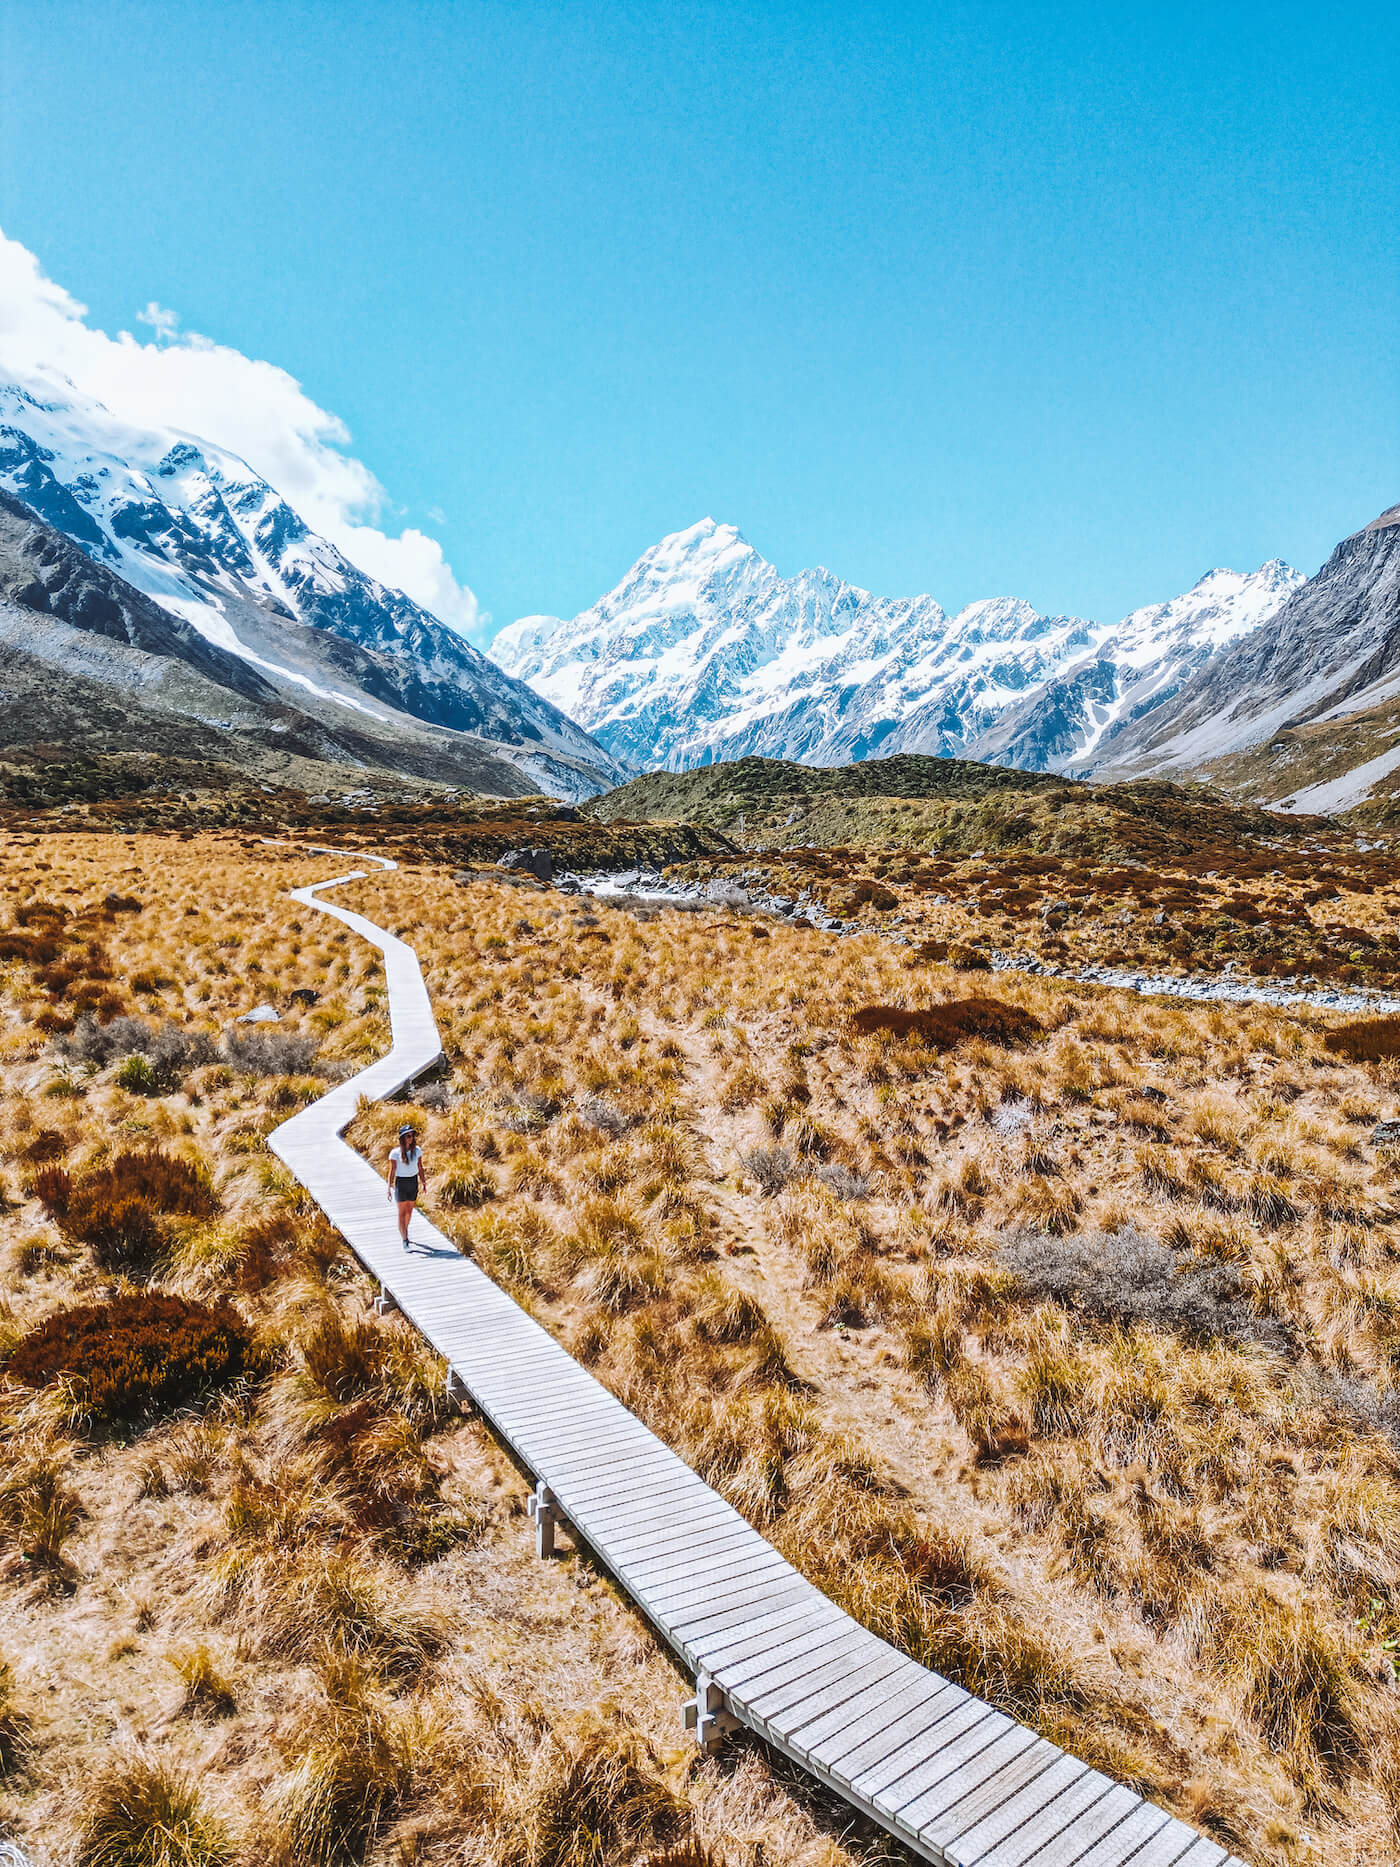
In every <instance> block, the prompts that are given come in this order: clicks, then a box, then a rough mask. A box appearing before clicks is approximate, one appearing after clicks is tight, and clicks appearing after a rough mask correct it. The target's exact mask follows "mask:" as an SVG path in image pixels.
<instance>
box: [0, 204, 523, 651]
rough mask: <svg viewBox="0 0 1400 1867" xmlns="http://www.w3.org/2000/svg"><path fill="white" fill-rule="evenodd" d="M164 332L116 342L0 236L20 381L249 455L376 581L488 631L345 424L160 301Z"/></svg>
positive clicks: (459, 624)
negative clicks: (51, 384)
mask: <svg viewBox="0 0 1400 1867" xmlns="http://www.w3.org/2000/svg"><path fill="white" fill-rule="evenodd" d="M139 320H140V322H142V323H144V324H147V325H149V326H150V327H151V328H152V330H153V331H154V332H155V340H154V341H153V342H150V343H147V342H143V341H142V340H141V339H139V338H137V337H133V336H132V334H131V332H130V331H119V332H118V333H117V335H116V336H115V337H109V336H108V335H107V333H106V332H105V331H99V330H94V329H93V328H92V326H91V325H90V324H88V322H87V308H86V306H84V305H80V304H79V303H78V301H77V300H76V299H75V298H74V297H73V296H72V294H71V293H69V292H67V291H65V290H64V288H63V287H62V286H61V285H58V284H56V283H55V282H54V281H53V280H52V279H50V278H48V277H46V275H45V273H44V271H43V269H42V267H41V266H40V264H39V261H38V260H37V259H36V258H35V256H34V254H33V253H31V252H30V251H29V250H28V249H27V248H26V247H23V246H21V245H20V244H19V242H18V241H16V240H10V239H7V238H6V236H5V234H4V233H3V232H0V367H3V368H5V369H7V370H9V371H11V372H12V373H13V374H15V375H17V376H19V377H20V378H21V379H26V380H31V381H32V380H34V379H35V378H38V379H40V380H41V381H42V379H43V378H45V377H52V376H53V375H62V376H67V377H68V378H70V380H71V381H72V382H73V383H74V384H76V386H77V387H78V388H79V389H80V390H82V391H83V392H84V393H85V394H87V395H91V396H95V397H96V398H97V400H98V401H100V402H102V403H104V404H105V406H106V407H107V408H108V409H110V411H111V412H112V414H113V415H115V416H117V417H118V418H119V419H120V420H122V421H126V422H129V423H130V424H131V425H132V426H133V427H168V428H177V429H180V430H182V431H183V432H184V433H186V434H189V435H192V436H194V437H196V438H198V439H202V440H207V441H212V442H214V443H215V444H216V445H218V446H220V447H225V448H228V449H230V450H231V451H232V452H233V453H236V454H241V455H242V457H243V459H244V460H246V461H247V462H248V465H249V466H250V467H252V468H253V470H254V471H255V472H256V473H259V474H261V475H262V477H263V478H264V479H265V480H268V481H270V482H271V484H272V485H273V486H275V487H276V488H277V490H278V492H279V493H281V494H282V496H283V498H284V499H286V500H287V501H288V502H289V504H291V505H292V506H294V507H295V508H296V510H297V511H298V512H299V513H300V514H301V516H302V517H303V518H304V519H305V520H306V522H307V524H308V525H310V526H311V527H312V529H313V530H314V531H318V532H320V533H321V534H322V535H323V536H324V537H326V538H329V539H330V540H331V542H332V543H333V544H336V545H339V547H340V549H341V550H342V551H343V552H344V553H345V555H346V556H347V557H348V558H350V559H351V561H352V562H353V563H355V564H358V565H359V566H360V568H361V569H362V570H365V571H368V572H369V574H370V576H372V577H378V578H379V580H380V581H381V582H382V583H386V584H390V585H392V586H393V587H394V588H396V589H399V590H404V591H406V592H407V593H408V595H409V596H411V597H412V598H413V599H414V601H415V602H418V603H421V604H422V605H423V607H424V608H425V609H429V610H431V611H432V612H433V614H434V615H436V616H440V617H441V618H442V620H443V621H444V622H446V623H450V624H451V625H452V627H453V628H455V629H459V630H460V631H461V632H462V633H463V634H464V635H465V634H467V633H468V632H470V631H471V630H473V629H475V628H477V627H478V626H479V625H481V624H482V623H484V622H485V621H486V620H487V618H486V617H485V616H483V615H482V614H481V612H480V610H479V608H478V605H477V601H476V598H475V597H474V596H473V595H472V593H471V591H470V590H469V589H468V588H467V587H466V585H465V584H461V583H459V582H458V581H457V579H456V577H454V575H453V574H452V567H451V565H450V564H449V563H448V562H447V559H446V558H445V557H444V556H443V552H442V547H441V545H439V544H438V543H437V541H436V540H435V539H432V538H429V537H428V536H427V534H426V533H425V532H421V531H419V530H417V529H416V528H415V527H413V526H409V527H408V528H406V529H405V530H402V531H400V532H398V533H392V532H389V531H386V530H385V529H383V525H382V521H383V520H384V519H385V518H386V517H389V518H390V519H392V508H391V502H390V501H389V498H388V495H387V494H386V493H385V491H384V488H383V487H382V486H381V485H380V484H379V482H378V480H376V479H375V477H374V475H373V474H372V473H371V472H370V470H369V468H368V467H367V466H365V464H364V463H363V461H360V460H357V459H356V458H355V457H354V455H353V454H350V453H347V452H346V449H347V447H348V446H349V442H350V434H349V430H348V429H347V428H346V426H345V424H344V422H342V421H341V420H340V418H339V417H338V416H336V415H332V414H330V413H329V412H328V411H327V410H326V409H323V408H320V407H318V406H317V404H316V403H315V402H313V401H312V400H311V398H310V396H308V395H307V394H306V392H305V391H304V390H303V389H302V387H301V384H300V383H299V382H297V381H296V379H295V377H293V376H290V375H288V373H287V372H286V370H283V369H279V368H278V367H277V366H276V364H273V363H264V362H259V361H257V360H256V359H255V358H253V357H247V356H244V355H243V353H242V351H240V350H234V349H231V348H230V347H229V346H228V345H226V344H218V343H215V342H214V341H213V339H212V338H209V337H201V336H200V335H199V333H198V332H196V331H185V332H182V331H181V330H180V320H179V318H178V317H177V316H176V315H175V313H174V312H173V311H167V310H166V309H165V308H164V307H163V306H161V305H159V304H157V303H156V301H155V300H154V299H152V300H151V301H150V303H149V304H148V305H147V306H146V308H145V310H144V311H142V312H141V313H140V314H139Z"/></svg>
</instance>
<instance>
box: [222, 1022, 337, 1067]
mask: <svg viewBox="0 0 1400 1867" xmlns="http://www.w3.org/2000/svg"><path fill="white" fill-rule="evenodd" d="M319 1049H320V1044H319V1042H318V1040H317V1039H316V1038H315V1037H312V1036H310V1035H308V1034H306V1033H304V1032H300V1031H269V1030H267V1029H266V1028H264V1027H261V1026H257V1025H255V1026H253V1027H252V1028H251V1029H249V1030H246V1031H241V1030H238V1029H237V1028H234V1029H231V1030H228V1031H225V1032H224V1036H223V1041H222V1042H221V1044H220V1046H219V1052H220V1055H221V1056H222V1057H223V1059H224V1061H225V1062H226V1063H227V1064H228V1065H229V1067H230V1068H231V1069H235V1070H241V1071H243V1072H244V1074H245V1075H248V1076H307V1075H311V1074H312V1073H313V1072H314V1071H315V1070H316V1053H317V1051H318V1050H319Z"/></svg>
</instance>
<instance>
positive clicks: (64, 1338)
mask: <svg viewBox="0 0 1400 1867" xmlns="http://www.w3.org/2000/svg"><path fill="white" fill-rule="evenodd" d="M260 1368H261V1362H260V1357H259V1355H258V1352H257V1350H256V1348H255V1346H254V1343H253V1339H252V1335H251V1333H250V1331H249V1329H248V1327H247V1324H246V1323H244V1321H243V1319H242V1318H241V1317H240V1316H239V1315H238V1313H237V1311H236V1310H234V1309H233V1308H232V1307H231V1306H230V1305H229V1304H227V1303H221V1304H220V1305H219V1306H218V1307H217V1308H215V1309H211V1308H210V1307H208V1306H207V1305H206V1304H203V1303H192V1302H190V1301H189V1300H188V1299H186V1298H185V1297H178V1296H173V1295H171V1294H170V1293H168V1292H165V1291H157V1290H145V1291H134V1292H131V1293H129V1294H127V1295H125V1296H116V1297H112V1298H111V1299H110V1300H109V1301H108V1302H106V1303H81V1304H78V1305H76V1306H75V1307H73V1308H72V1309H64V1310H59V1311H57V1312H56V1313H55V1314H54V1315H52V1316H49V1317H47V1318H46V1319H45V1321H43V1322H42V1323H40V1324H39V1326H38V1328H37V1329H33V1330H31V1331H30V1333H29V1334H28V1335H27V1336H25V1338H24V1339H23V1341H22V1342H21V1343H20V1344H19V1347H18V1348H17V1349H16V1350H15V1352H14V1354H13V1355H12V1356H11V1357H10V1361H9V1368H8V1372H9V1374H10V1376H11V1378H12V1379H14V1380H16V1381H20V1382H23V1383H24V1384H25V1385H26V1386H28V1387H48V1386H51V1385H53V1384H54V1383H55V1382H58V1381H63V1382H66V1383H67V1384H68V1385H69V1386H70V1388H71V1392H72V1401H73V1406H74V1409H75V1411H76V1412H77V1413H79V1414H80V1415H81V1416H83V1417H84V1418H88V1419H91V1420H92V1421H93V1422H94V1423H95V1424H97V1425H100V1426H104V1427H120V1426H127V1425H137V1424H141V1423H143V1422H144V1421H146V1420H149V1419H152V1418H155V1417H156V1416H158V1415H160V1414H163V1413H169V1412H172V1411H173V1410H174V1409H175V1408H177V1407H182V1406H187V1405H189V1404H190V1403H191V1402H193V1401H196V1400H198V1399H200V1398H201V1397H202V1396H203V1395H205V1394H207V1393H209V1392H210V1391H211V1390H212V1389H214V1388H217V1387H224V1386H227V1385H228V1384H229V1383H230V1382H232V1381H236V1380H240V1379H242V1378H244V1377H245V1376H249V1375H253V1374H256V1373H258V1372H259V1371H260Z"/></svg>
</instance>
